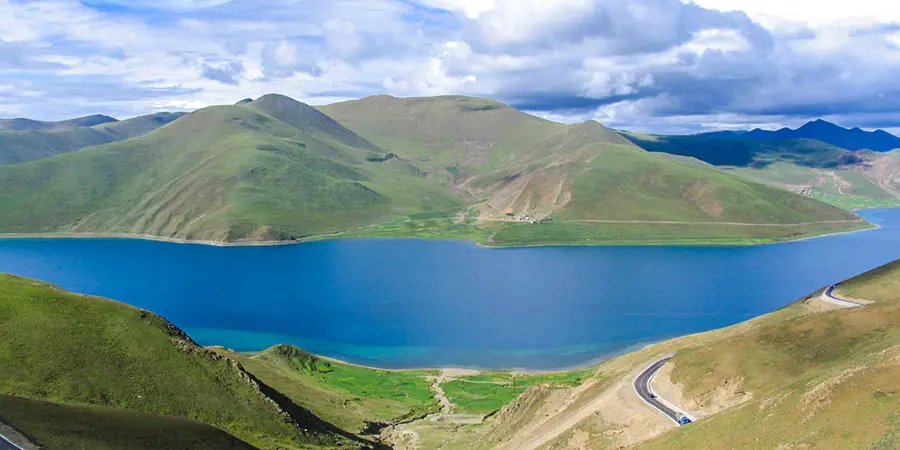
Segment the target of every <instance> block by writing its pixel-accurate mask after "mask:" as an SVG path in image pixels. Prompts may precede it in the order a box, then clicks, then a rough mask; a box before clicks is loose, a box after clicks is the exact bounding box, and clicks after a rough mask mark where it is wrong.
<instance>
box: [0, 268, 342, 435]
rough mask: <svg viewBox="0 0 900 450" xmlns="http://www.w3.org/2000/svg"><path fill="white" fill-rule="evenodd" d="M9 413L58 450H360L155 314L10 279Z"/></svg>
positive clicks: (3, 281)
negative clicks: (253, 449)
mask: <svg viewBox="0 0 900 450" xmlns="http://www.w3.org/2000/svg"><path fill="white" fill-rule="evenodd" d="M10 396H12V397H10ZM0 405H3V408H2V409H0V418H2V419H3V421H4V422H6V421H9V422H11V423H12V424H13V425H16V426H17V428H20V429H21V430H22V431H24V432H25V433H26V434H28V435H30V436H32V437H35V438H39V439H40V440H41V442H42V443H43V444H45V445H46V447H47V448H197V447H195V446H194V445H192V444H190V443H191V442H197V441H200V442H204V443H205V446H206V447H207V448H210V447H214V448H221V447H216V446H213V445H211V444H212V443H214V442H220V443H222V444H223V445H225V447H226V448H227V447H234V448H247V447H248V446H247V445H242V444H241V441H243V442H246V443H249V444H252V445H253V446H256V447H260V448H272V449H274V448H310V447H317V448H355V447H356V446H355V445H351V444H352V440H351V439H348V438H346V437H344V435H342V432H341V431H340V430H339V429H337V428H336V427H334V426H332V425H330V424H328V423H326V422H324V421H322V420H321V419H319V418H317V417H316V416H314V415H313V414H312V413H310V412H309V411H307V410H304V409H303V408H301V407H299V406H297V405H295V404H293V403H292V402H291V401H289V400H287V399H286V398H284V397H283V396H282V395H280V394H278V393H277V392H276V391H274V390H273V389H271V388H270V387H268V386H266V385H265V384H263V383H262V382H260V381H259V380H258V379H256V378H255V377H254V376H253V375H251V374H250V373H248V372H247V371H246V370H244V368H243V367H242V366H241V365H240V364H238V363H236V362H235V361H233V360H231V359H228V358H225V357H222V356H221V355H218V354H216V353H214V352H212V351H210V350H206V349H204V348H202V347H200V346H198V345H197V344H196V343H195V342H194V341H192V340H191V339H190V338H189V337H188V336H187V335H185V334H184V333H183V332H182V331H181V330H179V329H178V328H175V326H173V325H172V324H171V323H169V322H167V321H165V320H164V319H162V318H160V317H158V316H156V315H154V314H152V313H150V312H147V311H143V310H140V309H137V308H134V307H131V306H128V305H125V304H122V303H118V302H115V301H111V300H106V299H102V298H96V297H89V296H85V295H79V294H73V293H69V292H66V291H64V290H62V289H60V288H58V287H56V286H52V285H49V284H47V283H42V282H38V281H35V280H30V279H26V278H19V277H15V276H11V275H0ZM8 407H9V409H7V408H8ZM50 418H55V419H54V420H50ZM204 424H205V425H204ZM119 426H121V427H124V429H117V427H119ZM212 427H216V428H219V429H221V430H223V431H224V432H227V433H229V434H231V435H233V436H234V437H236V438H237V439H235V438H232V437H229V436H227V435H225V433H223V432H222V431H218V430H216V429H215V428H212ZM159 433H166V436H164V437H159V436H155V435H157V434H159ZM347 436H349V435H347ZM141 439H152V440H153V441H154V442H156V445H147V444H146V443H145V444H141V442H140V440H141ZM207 439H209V441H207ZM238 439H240V441H238ZM166 440H169V442H171V443H172V445H173V446H172V447H165V446H163V445H161V444H160V443H159V442H160V441H161V442H166ZM73 441H74V442H73ZM85 442H92V444H91V445H90V446H85ZM72 444H75V445H72ZM101 444H103V445H101ZM116 444H118V445H116Z"/></svg>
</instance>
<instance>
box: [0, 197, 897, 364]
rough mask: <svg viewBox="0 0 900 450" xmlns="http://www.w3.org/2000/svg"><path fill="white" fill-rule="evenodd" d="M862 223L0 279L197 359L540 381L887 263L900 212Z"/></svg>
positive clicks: (281, 252) (448, 245)
mask: <svg viewBox="0 0 900 450" xmlns="http://www.w3.org/2000/svg"><path fill="white" fill-rule="evenodd" d="M861 215H863V216H864V217H865V218H866V219H868V220H870V221H871V222H873V223H877V224H880V225H881V226H882V228H881V229H879V230H873V231H867V232H862V233H853V234H846V235H839V236H831V237H826V238H821V239H813V240H808V241H802V242H794V243H788V244H778V245H767V246H756V247H544V248H523V249H486V248H481V247H478V246H475V245H473V244H470V243H466V242H461V241H427V240H412V239H397V240H368V239H367V240H343V241H331V242H317V243H308V244H301V245H292V246H279V247H230V248H222V247H208V246H203V245H185V244H170V243H162V242H152V241H141V240H128V239H26V240H18V239H9V240H0V271H2V272H11V273H15V274H18V275H23V276H28V277H33V278H38V279H42V280H46V281H49V282H52V283H55V284H58V285H60V286H62V287H64V288H66V289H69V290H72V291H75V292H81V293H87V294H94V295H102V296H106V297H110V298H114V299H117V300H121V301H124V302H127V303H130V304H133V305H136V306H138V307H141V308H145V309H149V310H151V311H154V312H156V313H158V314H160V315H162V316H164V317H166V318H167V319H169V320H171V321H172V322H174V323H175V324H176V325H178V326H179V327H181V328H183V329H184V330H185V331H187V332H188V334H190V335H191V336H192V337H193V338H194V339H195V340H197V341H198V342H199V343H200V344H203V345H223V346H226V347H229V348H233V349H236V350H244V351H252V350H261V349H264V348H266V347H269V346H271V345H274V344H279V343H289V344H294V345H297V346H299V347H302V348H305V349H307V350H309V351H311V352H314V353H319V354H324V355H327V356H332V357H336V358H341V359H345V360H349V361H353V362H357V363H364V364H372V365H377V366H382V367H392V368H396V367H438V366H462V367H465V366H476V367H488V368H529V369H551V368H563V367H572V366H576V365H579V364H584V363H586V362H589V361H592V360H596V359H598V358H601V357H604V356H609V355H611V354H615V353H619V352H622V351H624V350H626V349H630V348H634V347H636V346H639V345H642V344H645V343H648V342H652V341H657V340H660V339H664V338H669V337H674V336H678V335H683V334H688V333H694V332H699V331H705V330H710V329H714V328H719V327H722V326H725V325H730V324H734V323H737V322H740V321H743V320H746V319H749V318H751V317H754V316H758V315H760V314H764V313H767V312H770V311H773V310H775V309H778V308H780V307H782V306H784V305H786V304H788V303H790V302H792V301H794V300H796V299H797V298H800V297H802V296H804V295H806V294H808V293H810V292H812V291H813V290H815V289H817V288H819V287H822V286H824V285H827V284H830V283H832V282H835V281H837V280H840V279H843V278H846V277H849V276H852V275H855V274H857V273H861V272H864V271H866V270H869V269H872V268H874V267H876V266H879V265H881V264H884V263H887V262H889V261H891V260H893V259H896V258H900V209H885V210H870V211H864V212H862V213H861Z"/></svg>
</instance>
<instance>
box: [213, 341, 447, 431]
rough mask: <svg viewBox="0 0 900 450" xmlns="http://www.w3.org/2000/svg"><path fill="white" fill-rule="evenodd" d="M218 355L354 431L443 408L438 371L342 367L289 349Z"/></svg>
mask: <svg viewBox="0 0 900 450" xmlns="http://www.w3.org/2000/svg"><path fill="white" fill-rule="evenodd" d="M215 350H216V351H217V352H219V353H222V354H225V355H228V356H229V357H233V358H235V359H237V360H238V361H240V362H241V364H243V365H244V367H246V368H247V370H249V371H250V372H251V373H253V374H254V375H255V376H257V377H259V378H260V379H261V380H263V381H264V382H265V383H267V384H269V385H271V386H272V387H274V388H275V389H277V390H279V391H280V392H282V393H284V394H285V395H287V396H288V397H290V398H291V399H292V400H293V401H294V402H295V403H297V404H300V405H303V406H304V407H306V408H309V409H310V410H311V411H313V412H314V413H315V414H317V415H318V416H320V417H322V418H323V419H325V420H327V421H329V422H331V423H334V424H335V425H338V426H339V427H341V428H344V429H346V430H348V431H352V432H362V431H363V430H364V429H366V428H367V426H368V424H369V423H379V422H381V423H389V422H390V423H393V422H403V421H407V420H411V419H414V418H419V417H423V416H425V415H427V414H429V413H431V412H436V411H438V410H439V406H438V403H437V400H435V399H434V397H433V396H434V393H432V392H431V390H430V384H431V383H430V382H429V381H428V380H427V378H428V377H431V376H436V375H437V374H438V372H437V371H423V370H418V371H417V370H402V371H389V370H378V369H370V368H366V367H360V366H354V365H349V364H341V363H338V362H333V361H329V360H326V359H322V358H319V357H317V356H314V355H311V354H309V353H307V352H305V351H303V350H300V349H298V348H296V347H292V346H288V345H278V346H275V347H272V348H270V349H268V350H266V351H264V352H260V353H256V354H241V353H234V352H230V351H228V350H225V349H219V348H217V349H215Z"/></svg>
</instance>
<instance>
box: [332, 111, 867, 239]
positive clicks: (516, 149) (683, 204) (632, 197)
mask: <svg viewBox="0 0 900 450" xmlns="http://www.w3.org/2000/svg"><path fill="white" fill-rule="evenodd" d="M320 109H321V110H322V111H323V112H325V113H326V114H328V115H329V116H331V117H333V118H334V119H335V120H337V121H338V122H340V123H341V124H343V125H344V126H346V127H347V128H349V129H351V130H353V131H355V132H356V133H357V134H359V135H361V136H363V137H365V138H367V139H368V140H370V141H371V142H373V143H375V144H377V145H379V146H381V147H383V148H390V149H391V150H392V151H395V152H397V153H398V154H401V155H403V156H405V157H407V158H409V159H411V160H413V161H415V162H416V163H420V164H422V165H423V166H424V167H427V168H428V169H427V170H429V171H430V172H432V173H435V174H437V173H441V172H443V173H448V179H449V181H450V182H451V183H453V185H454V186H455V188H456V189H457V191H459V192H460V193H462V195H465V196H467V197H469V198H472V199H473V203H474V207H472V208H470V210H469V211H468V214H469V215H470V216H473V217H475V218H476V219H477V220H478V221H479V223H482V224H487V225H485V226H491V225H490V224H493V226H495V227H497V228H499V231H497V232H496V233H494V234H493V235H492V236H491V237H490V239H491V242H493V243H495V244H504V245H505V244H514V243H528V244H537V243H564V242H572V241H580V242H598V241H600V242H602V241H607V242H608V241H609V239H610V237H611V236H610V234H609V233H613V234H618V235H619V239H621V240H627V239H628V238H629V237H631V236H633V235H635V234H640V235H641V238H640V240H646V239H648V238H650V236H651V235H654V234H656V235H657V236H662V235H663V234H665V233H666V232H671V233H672V234H673V235H681V236H680V237H684V238H692V239H698V240H700V239H710V240H715V239H720V238H723V236H724V235H726V234H730V235H731V236H732V237H734V236H735V233H738V234H740V233H741V232H738V231H737V230H733V229H732V230H728V231H723V233H722V234H718V233H719V231H720V230H717V229H713V230H710V229H704V230H701V231H698V232H697V234H696V235H693V236H692V235H691V233H693V232H691V231H685V230H677V229H678V228H679V224H678V223H681V222H683V223H690V222H717V221H721V222H746V223H761V222H765V223H795V222H794V221H796V222H811V221H817V220H821V219H820V218H822V217H829V219H827V220H850V219H851V218H850V216H848V215H846V214H844V213H840V212H838V211H836V210H833V209H831V208H827V207H822V206H821V204H820V203H818V202H815V201H813V202H809V201H808V200H809V199H805V198H800V197H796V196H793V195H789V194H786V193H784V192H783V191H778V190H773V189H770V188H767V187H764V186H761V185H758V184H756V183H751V182H745V181H744V180H741V179H739V178H735V177H732V176H730V175H727V174H723V173H720V172H719V171H716V170H712V169H709V168H703V167H690V166H687V165H684V164H680V163H678V162H675V161H672V160H670V159H668V158H666V157H664V156H662V155H656V154H653V153H648V152H646V151H644V150H643V149H641V148H639V147H638V146H636V145H634V144H633V143H632V142H630V141H629V140H627V139H625V138H623V137H622V136H620V135H619V134H618V133H616V132H614V131H612V130H609V129H607V128H606V127H604V126H603V125H601V124H599V123H597V122H594V121H588V122H584V123H580V124H574V125H565V124H560V123H555V122H551V121H547V120H544V119H541V118H538V117H534V116H531V115H528V114H525V113H522V112H520V111H517V110H515V109H513V108H511V107H509V106H506V105H503V104H500V103H498V102H495V101H492V100H487V99H477V98H469V97H459V96H445V97H433V98H410V99H401V98H394V97H390V96H376V97H369V98H365V99H362V100H355V101H349V102H343V103H337V104H334V105H328V106H324V107H321V108H320ZM517 217H519V218H520V217H529V218H538V220H540V219H541V218H546V217H552V218H553V219H554V223H552V224H549V223H548V224H541V227H539V228H536V227H528V228H523V227H521V226H518V225H520V224H515V223H510V221H511V220H510V219H513V218H517ZM592 221H593V222H592ZM602 221H607V223H606V224H604V225H603V226H599V225H598V224H599V223H601V222H602ZM616 221H643V222H646V223H643V224H635V223H632V224H628V225H626V224H621V223H620V224H615V223H610V222H616ZM655 221H656V222H659V221H667V222H678V223H675V224H667V225H669V226H670V227H669V229H668V230H666V231H664V232H660V230H659V227H658V225H657V226H654V224H653V223H652V222H655ZM694 230H696V227H694ZM745 231H750V230H749V229H748V230H745ZM760 231H761V230H760ZM780 232H784V230H780V231H779V233H780ZM755 233H757V231H753V232H751V233H750V234H753V235H755V236H759V237H762V236H763V235H764V234H765V232H762V234H755ZM603 234H605V237H604V236H602V235H603ZM701 236H702V237H701ZM749 236H750V235H748V234H744V235H742V238H750V237H749ZM751 239H752V238H751Z"/></svg>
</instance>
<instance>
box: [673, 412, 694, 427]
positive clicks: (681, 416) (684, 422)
mask: <svg viewBox="0 0 900 450" xmlns="http://www.w3.org/2000/svg"><path fill="white" fill-rule="evenodd" d="M676 420H677V421H678V425H682V426H684V425H687V424H689V423H691V419H688V418H687V416H685V415H684V414H678V418H677V419H676Z"/></svg>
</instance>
